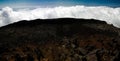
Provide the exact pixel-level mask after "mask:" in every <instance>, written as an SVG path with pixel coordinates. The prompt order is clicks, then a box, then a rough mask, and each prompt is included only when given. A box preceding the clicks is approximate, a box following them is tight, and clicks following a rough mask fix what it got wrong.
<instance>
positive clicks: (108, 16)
mask: <svg viewBox="0 0 120 61" xmlns="http://www.w3.org/2000/svg"><path fill="white" fill-rule="evenodd" d="M66 17H67V18H83V19H97V20H101V21H106V22H107V23H108V24H113V25H114V26H116V27H119V28H120V0H0V27H1V26H5V25H8V24H11V23H14V22H18V21H21V20H28V21H29V20H34V19H51V18H66Z"/></svg>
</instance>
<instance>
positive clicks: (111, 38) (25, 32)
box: [0, 18, 120, 61]
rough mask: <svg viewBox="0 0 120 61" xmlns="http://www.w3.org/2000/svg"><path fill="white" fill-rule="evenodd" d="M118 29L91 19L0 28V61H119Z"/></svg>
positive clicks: (37, 21) (25, 22) (64, 20)
mask: <svg viewBox="0 0 120 61" xmlns="http://www.w3.org/2000/svg"><path fill="white" fill-rule="evenodd" d="M119 57H120V29H119V28H116V27H114V26H113V25H110V24H107V23H106V22H104V21H98V20H94V19H73V18H61V19H46V20H40V19H36V20H33V21H25V20H24V21H20V22H16V23H13V24H10V25H7V26H4V27H1V28H0V61H120V58H119Z"/></svg>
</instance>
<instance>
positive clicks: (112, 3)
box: [0, 0, 120, 7]
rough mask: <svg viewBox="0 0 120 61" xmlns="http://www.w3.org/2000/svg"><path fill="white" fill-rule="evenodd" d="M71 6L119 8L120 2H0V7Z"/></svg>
mask: <svg viewBox="0 0 120 61" xmlns="http://www.w3.org/2000/svg"><path fill="white" fill-rule="evenodd" d="M71 5H87V6H110V7H120V0H0V7H4V6H10V7H20V6H21V7H22V6H23V7H27V6H71Z"/></svg>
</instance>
